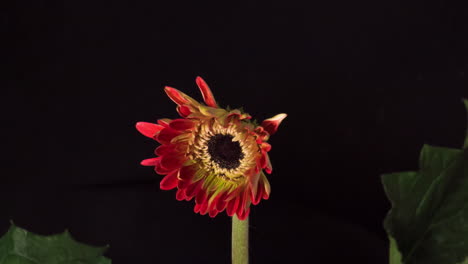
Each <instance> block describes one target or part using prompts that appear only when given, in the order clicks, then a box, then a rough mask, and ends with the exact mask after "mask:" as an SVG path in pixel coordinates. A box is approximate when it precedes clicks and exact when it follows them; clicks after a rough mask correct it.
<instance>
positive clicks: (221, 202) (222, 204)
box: [215, 192, 227, 212]
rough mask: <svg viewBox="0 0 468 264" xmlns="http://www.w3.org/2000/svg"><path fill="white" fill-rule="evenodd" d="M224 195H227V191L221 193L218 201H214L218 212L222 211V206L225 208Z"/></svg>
mask: <svg viewBox="0 0 468 264" xmlns="http://www.w3.org/2000/svg"><path fill="white" fill-rule="evenodd" d="M226 196H227V193H226V192H225V193H223V194H221V196H220V197H219V199H218V201H217V202H216V206H215V208H216V210H218V211H219V212H221V211H223V210H224V208H226Z"/></svg>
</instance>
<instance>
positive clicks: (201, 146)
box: [136, 77, 286, 220]
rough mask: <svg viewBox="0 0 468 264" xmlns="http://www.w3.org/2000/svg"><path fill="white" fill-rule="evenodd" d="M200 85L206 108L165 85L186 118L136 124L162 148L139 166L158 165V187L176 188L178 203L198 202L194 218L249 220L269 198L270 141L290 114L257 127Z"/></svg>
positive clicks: (157, 149)
mask: <svg viewBox="0 0 468 264" xmlns="http://www.w3.org/2000/svg"><path fill="white" fill-rule="evenodd" d="M196 83H197V85H198V87H199V88H200V91H201V93H202V95H203V99H204V101H205V103H206V105H204V104H202V103H199V102H197V101H196V100H194V99H192V98H191V97H189V96H188V95H186V94H184V93H182V92H181V91H179V90H177V89H174V88H171V87H167V86H166V87H165V91H166V93H167V95H168V96H169V98H171V99H172V101H174V102H175V103H176V104H177V112H178V113H179V114H180V116H181V117H182V118H178V119H174V120H170V119H159V120H158V121H157V124H153V123H147V122H138V123H137V124H136V128H137V129H138V131H140V132H141V133H142V134H143V135H145V136H147V137H149V138H152V139H154V140H156V141H158V142H159V143H161V146H159V147H158V148H156V151H155V154H156V155H157V157H155V158H150V159H145V160H143V161H142V162H141V164H142V165H144V166H154V167H155V171H156V173H158V174H161V175H165V177H164V178H163V179H162V180H161V182H160V187H161V189H162V190H171V189H174V188H177V193H176V199H177V200H179V201H181V200H187V201H189V200H191V199H193V198H195V209H194V211H195V212H196V213H200V214H202V215H204V214H209V215H210V216H211V217H214V216H216V215H217V214H218V213H219V212H222V211H224V210H226V212H227V214H228V215H229V216H233V215H234V214H237V217H238V218H239V219H241V220H243V219H246V218H247V216H248V215H249V212H250V205H251V204H254V205H256V204H258V203H259V202H260V200H261V199H262V198H263V199H268V197H269V196H270V184H269V182H268V179H267V178H266V176H265V174H264V172H263V171H265V172H266V173H268V174H270V173H271V171H272V167H271V163H270V159H269V158H268V151H270V149H271V145H270V144H268V143H267V141H268V139H269V137H270V135H272V134H274V133H275V132H276V130H277V128H278V125H279V124H280V123H281V121H282V120H283V119H284V118H285V117H286V114H279V115H276V116H274V117H272V118H270V119H266V120H265V121H263V122H262V123H261V125H257V124H256V123H255V122H252V121H251V116H250V115H249V114H247V113H244V112H243V111H241V110H238V109H234V110H226V109H222V108H219V107H218V104H217V103H216V100H215V98H214V96H213V94H212V92H211V90H210V88H209V87H208V85H207V84H206V82H205V81H204V80H203V79H202V78H200V77H197V78H196Z"/></svg>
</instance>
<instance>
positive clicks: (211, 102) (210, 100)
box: [195, 76, 218, 107]
mask: <svg viewBox="0 0 468 264" xmlns="http://www.w3.org/2000/svg"><path fill="white" fill-rule="evenodd" d="M195 82H196V83H197V85H198V88H200V91H201V93H202V96H203V100H204V101H205V103H206V105H208V106H211V107H218V105H217V104H216V100H215V98H214V96H213V93H212V92H211V89H210V87H209V86H208V84H206V82H205V81H204V80H203V79H202V78H201V77H200V76H198V77H197V78H196V79H195Z"/></svg>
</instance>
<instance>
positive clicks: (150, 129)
mask: <svg viewBox="0 0 468 264" xmlns="http://www.w3.org/2000/svg"><path fill="white" fill-rule="evenodd" d="M135 127H136V129H137V130H138V131H139V132H140V133H141V134H143V135H144V136H147V137H149V138H154V137H155V136H156V135H157V134H158V133H159V132H160V131H161V130H162V129H163V128H164V127H163V126H160V125H157V124H153V123H148V122H138V123H136V125H135Z"/></svg>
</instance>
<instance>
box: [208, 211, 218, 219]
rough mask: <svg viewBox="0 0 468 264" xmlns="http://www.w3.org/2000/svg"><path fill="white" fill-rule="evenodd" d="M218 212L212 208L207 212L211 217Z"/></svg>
mask: <svg viewBox="0 0 468 264" xmlns="http://www.w3.org/2000/svg"><path fill="white" fill-rule="evenodd" d="M217 214H218V210H216V209H212V210H211V211H210V213H209V215H210V217H211V218H213V217H215V216H216V215H217Z"/></svg>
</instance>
